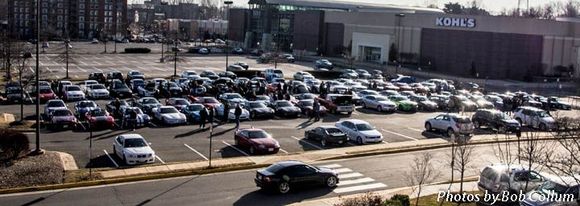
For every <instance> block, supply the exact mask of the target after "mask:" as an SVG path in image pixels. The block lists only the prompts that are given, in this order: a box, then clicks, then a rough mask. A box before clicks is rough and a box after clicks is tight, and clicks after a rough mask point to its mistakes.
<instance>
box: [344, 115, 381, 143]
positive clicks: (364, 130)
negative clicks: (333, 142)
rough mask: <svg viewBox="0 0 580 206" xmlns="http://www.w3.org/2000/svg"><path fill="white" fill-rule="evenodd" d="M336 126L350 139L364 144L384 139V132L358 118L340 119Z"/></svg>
mask: <svg viewBox="0 0 580 206" xmlns="http://www.w3.org/2000/svg"><path fill="white" fill-rule="evenodd" d="M335 126H336V127H337V128H338V129H340V130H341V131H342V132H344V133H345V134H346V135H347V137H348V139H349V140H351V141H355V142H356V143H358V144H360V145H362V144H366V143H378V142H382V141H383V134H381V133H380V132H379V131H377V130H376V129H375V127H373V126H372V125H370V124H369V123H368V122H366V121H363V120H358V119H347V120H342V121H338V122H336V123H335Z"/></svg>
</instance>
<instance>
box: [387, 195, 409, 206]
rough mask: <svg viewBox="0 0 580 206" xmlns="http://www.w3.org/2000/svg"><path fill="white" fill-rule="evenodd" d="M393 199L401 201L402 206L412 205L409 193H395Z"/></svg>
mask: <svg viewBox="0 0 580 206" xmlns="http://www.w3.org/2000/svg"><path fill="white" fill-rule="evenodd" d="M391 201H394V202H399V203H400V204H399V205H401V206H409V205H411V202H410V201H409V195H399V194H396V195H393V196H392V197H391Z"/></svg>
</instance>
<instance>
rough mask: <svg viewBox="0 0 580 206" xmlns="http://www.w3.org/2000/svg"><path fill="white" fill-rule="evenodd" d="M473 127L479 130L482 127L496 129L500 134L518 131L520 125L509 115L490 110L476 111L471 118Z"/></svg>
mask: <svg viewBox="0 0 580 206" xmlns="http://www.w3.org/2000/svg"><path fill="white" fill-rule="evenodd" d="M471 121H472V122H473V126H474V127H475V128H477V129H479V128H480V127H482V126H486V127H488V128H492V129H496V130H497V131H498V132H500V133H505V132H514V133H518V132H519V131H520V128H521V125H520V123H519V122H518V121H516V120H515V119H513V118H511V117H510V116H509V115H507V114H505V113H503V112H501V111H499V110H492V109H478V110H477V111H475V114H473V116H472V117H471Z"/></svg>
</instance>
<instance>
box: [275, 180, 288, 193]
mask: <svg viewBox="0 0 580 206" xmlns="http://www.w3.org/2000/svg"><path fill="white" fill-rule="evenodd" d="M278 192H280V194H286V193H288V192H290V183H288V182H281V183H280V184H278Z"/></svg>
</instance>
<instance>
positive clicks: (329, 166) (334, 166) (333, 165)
mask: <svg viewBox="0 0 580 206" xmlns="http://www.w3.org/2000/svg"><path fill="white" fill-rule="evenodd" d="M320 167H326V168H328V169H334V168H339V167H342V166H341V165H339V164H330V165H320Z"/></svg>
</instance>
